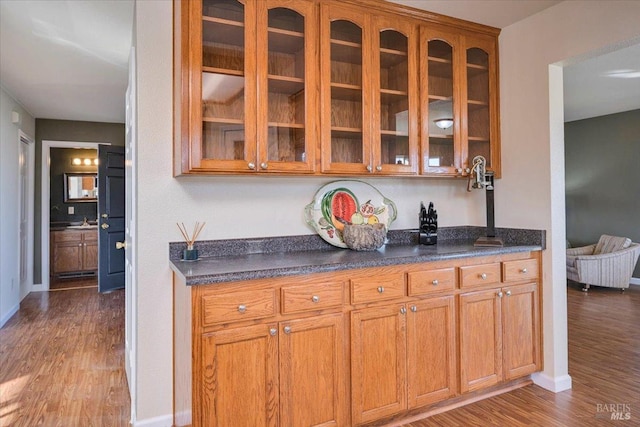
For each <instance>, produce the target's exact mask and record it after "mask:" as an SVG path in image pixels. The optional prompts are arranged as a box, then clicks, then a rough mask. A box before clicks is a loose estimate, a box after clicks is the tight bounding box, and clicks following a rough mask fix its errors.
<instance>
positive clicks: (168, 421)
mask: <svg viewBox="0 0 640 427" xmlns="http://www.w3.org/2000/svg"><path fill="white" fill-rule="evenodd" d="M131 425H132V427H171V426H172V425H173V415H171V414H169V415H162V416H160V417H153V418H147V419H144V420H136V421H134V422H132V423H131Z"/></svg>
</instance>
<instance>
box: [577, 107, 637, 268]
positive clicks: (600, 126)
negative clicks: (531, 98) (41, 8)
mask: <svg viewBox="0 0 640 427" xmlns="http://www.w3.org/2000/svg"><path fill="white" fill-rule="evenodd" d="M564 139H565V178H566V204H567V239H568V240H569V242H570V243H571V245H572V246H574V247H575V246H582V245H585V244H590V243H595V242H596V241H597V240H598V238H599V237H600V235H601V234H611V235H616V236H626V237H629V238H631V240H633V241H634V242H640V110H632V111H627V112H624V113H618V114H611V115H607V116H601V117H595V118H591V119H585V120H576V121H574V122H568V123H565V126H564ZM633 276H634V277H639V278H640V262H639V263H638V264H636V269H635V271H634V274H633Z"/></svg>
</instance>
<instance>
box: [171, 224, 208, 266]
mask: <svg viewBox="0 0 640 427" xmlns="http://www.w3.org/2000/svg"><path fill="white" fill-rule="evenodd" d="M205 224H206V222H203V223H202V224H201V223H199V222H197V221H196V225H195V227H193V233H191V234H189V231H187V227H185V226H184V223H182V224H178V223H177V222H176V225H177V226H178V230H180V233H181V234H182V237H183V238H184V241H185V242H186V243H187V249H185V250H184V251H183V252H182V259H183V260H184V261H195V260H197V259H198V250H197V249H194V248H193V244H194V243H195V242H196V239H197V238H198V235H199V234H200V232H201V231H202V229H203V228H204V226H205Z"/></svg>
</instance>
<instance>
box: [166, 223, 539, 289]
mask: <svg viewBox="0 0 640 427" xmlns="http://www.w3.org/2000/svg"><path fill="white" fill-rule="evenodd" d="M476 228H479V227H471V228H468V229H466V230H463V232H461V233H458V232H457V231H458V230H459V229H462V227H455V228H452V230H448V231H451V233H447V232H444V233H442V234H443V235H444V236H445V237H449V238H441V235H440V234H441V233H439V236H438V239H439V241H438V244H437V245H420V244H417V243H416V241H415V239H416V235H415V233H414V232H413V231H411V230H406V231H398V232H393V231H390V232H389V235H388V243H387V244H386V245H384V246H383V247H382V248H380V249H378V250H376V251H370V252H366V251H364V252H358V251H352V250H350V249H341V248H336V247H334V246H331V245H329V244H324V241H322V242H319V241H318V240H319V239H320V238H319V237H318V236H291V237H277V238H262V239H237V240H226V241H209V242H197V243H196V249H198V250H199V252H200V258H199V259H198V260H196V261H183V260H181V259H180V257H181V255H180V254H181V252H182V249H184V246H185V245H184V243H182V244H180V243H171V244H170V264H171V268H172V270H173V271H174V272H175V273H176V274H177V275H178V276H179V277H180V278H181V279H182V281H184V283H185V284H186V285H203V284H214V283H225V282H233V281H243V280H252V279H263V278H269V277H283V276H293V275H300V274H312V273H323V272H330V271H339V270H349V269H356V268H369V267H381V266H388V265H399V264H414V263H422V262H430V261H440V260H448V259H458V258H467V257H476V256H487V255H499V254H507V253H514V252H528V251H536V250H542V249H544V248H545V236H544V231H538V230H512V229H502V230H498V232H497V235H498V237H502V238H503V240H504V241H505V245H504V246H502V247H475V246H474V245H473V243H474V241H475V239H476V238H477V237H475V236H477V235H478V233H477V230H475V229H476ZM454 229H455V230H454ZM454 231H455V232H454ZM501 234H502V235H501Z"/></svg>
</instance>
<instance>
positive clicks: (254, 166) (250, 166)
mask: <svg viewBox="0 0 640 427" xmlns="http://www.w3.org/2000/svg"><path fill="white" fill-rule="evenodd" d="M247 167H248V168H249V169H251V170H254V169H255V168H256V164H255V163H253V162H249V163H247Z"/></svg>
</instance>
